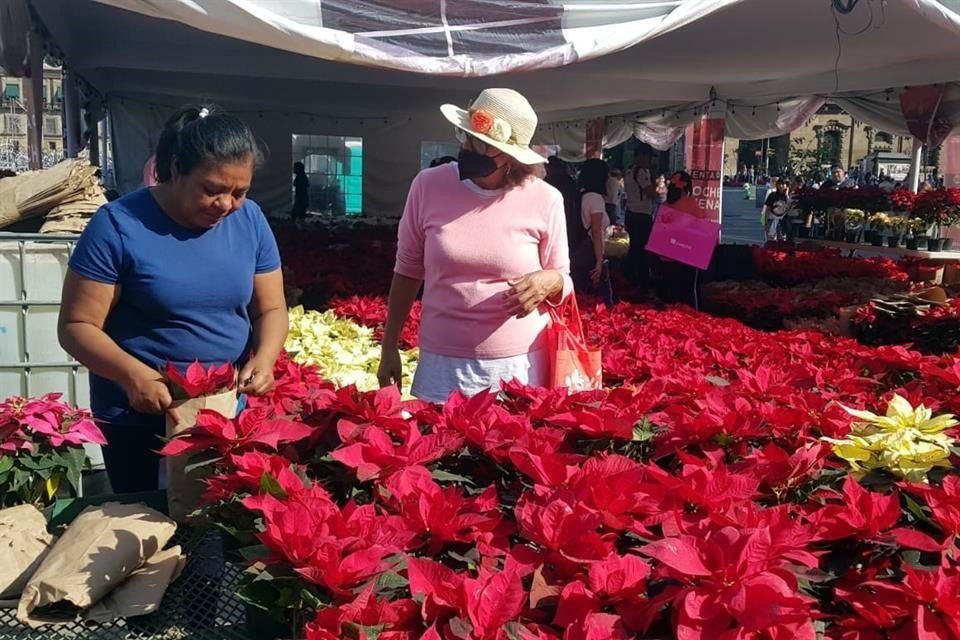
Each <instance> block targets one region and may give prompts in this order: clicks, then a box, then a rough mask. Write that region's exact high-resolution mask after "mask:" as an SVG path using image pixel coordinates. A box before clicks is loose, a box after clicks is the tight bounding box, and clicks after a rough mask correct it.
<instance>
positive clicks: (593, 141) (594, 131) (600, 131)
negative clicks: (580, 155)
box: [586, 118, 607, 159]
mask: <svg viewBox="0 0 960 640" xmlns="http://www.w3.org/2000/svg"><path fill="white" fill-rule="evenodd" d="M606 132H607V120H606V118H596V119H594V120H588V121H587V148H586V153H587V158H588V159H590V158H602V157H603V136H604V135H605V134H606Z"/></svg>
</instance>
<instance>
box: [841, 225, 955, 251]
mask: <svg viewBox="0 0 960 640" xmlns="http://www.w3.org/2000/svg"><path fill="white" fill-rule="evenodd" d="M859 233H860V232H859V231H854V230H848V231H847V233H846V240H847V242H851V243H855V242H858V240H857V237H858V234H859ZM862 242H864V243H865V244H870V245H873V246H874V247H882V246H887V247H890V248H891V249H896V248H898V247H900V246H901V245H903V246H906V248H907V249H908V250H910V251H949V250H950V249H951V248H952V247H953V240H952V239H951V238H928V237H927V236H907V237H903V238H902V237H901V236H899V235H890V236H888V235H884V234H883V233H882V232H880V231H877V230H874V229H865V230H864V231H863V239H862Z"/></svg>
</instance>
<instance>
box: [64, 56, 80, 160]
mask: <svg viewBox="0 0 960 640" xmlns="http://www.w3.org/2000/svg"><path fill="white" fill-rule="evenodd" d="M62 86H63V120H64V128H63V131H64V134H65V136H66V142H67V157H68V158H76V157H77V154H78V153H80V150H81V149H83V141H82V140H81V139H80V92H79V91H78V90H77V82H76V80H75V79H74V77H73V73H72V72H71V71H69V70H68V69H64V70H63V85H62Z"/></svg>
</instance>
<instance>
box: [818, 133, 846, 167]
mask: <svg viewBox="0 0 960 640" xmlns="http://www.w3.org/2000/svg"><path fill="white" fill-rule="evenodd" d="M821 145H822V146H821V157H822V158H823V160H824V161H825V162H826V163H827V164H830V165H835V166H842V163H841V162H840V159H841V154H842V153H843V134H842V133H841V132H840V131H836V130H832V131H824V132H823V138H822V140H821Z"/></svg>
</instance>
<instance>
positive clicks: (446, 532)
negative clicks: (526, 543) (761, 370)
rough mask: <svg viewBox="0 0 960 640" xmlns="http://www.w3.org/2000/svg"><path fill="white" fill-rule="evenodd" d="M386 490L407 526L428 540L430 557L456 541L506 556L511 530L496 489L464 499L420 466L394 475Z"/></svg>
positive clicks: (460, 494)
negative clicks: (502, 513)
mask: <svg viewBox="0 0 960 640" xmlns="http://www.w3.org/2000/svg"><path fill="white" fill-rule="evenodd" d="M383 487H384V488H385V489H386V490H387V492H388V495H389V497H388V498H387V500H388V502H390V503H391V504H393V505H395V507H396V509H397V510H398V511H399V512H400V514H401V515H402V516H403V519H404V522H405V523H406V524H407V527H408V528H409V529H410V530H411V531H412V532H414V533H416V534H418V535H420V536H424V537H425V538H427V539H428V540H429V545H428V546H427V553H429V554H430V555H436V554H437V553H438V552H439V551H440V550H441V549H442V547H443V545H444V544H446V543H457V542H461V543H473V544H477V545H478V548H479V550H480V552H481V553H482V554H483V555H487V556H489V555H506V553H507V550H508V548H509V542H508V540H507V536H508V535H509V534H510V533H511V527H510V526H509V525H508V524H507V523H506V522H505V521H504V520H503V518H502V516H501V515H500V504H499V501H498V500H497V490H496V488H495V487H492V486H491V487H488V488H487V489H486V490H485V491H484V492H483V493H481V494H479V495H478V496H476V497H474V498H465V497H464V496H463V495H462V493H461V492H460V491H459V490H458V489H457V488H456V487H447V488H446V489H442V488H441V487H440V485H438V484H437V483H436V482H435V481H434V480H433V478H432V477H431V476H430V472H429V471H428V470H427V469H426V468H425V467H421V466H414V467H407V468H405V469H403V470H402V471H399V472H397V473H395V474H393V475H391V476H390V477H389V478H387V479H386V481H385V482H384V483H383Z"/></svg>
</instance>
